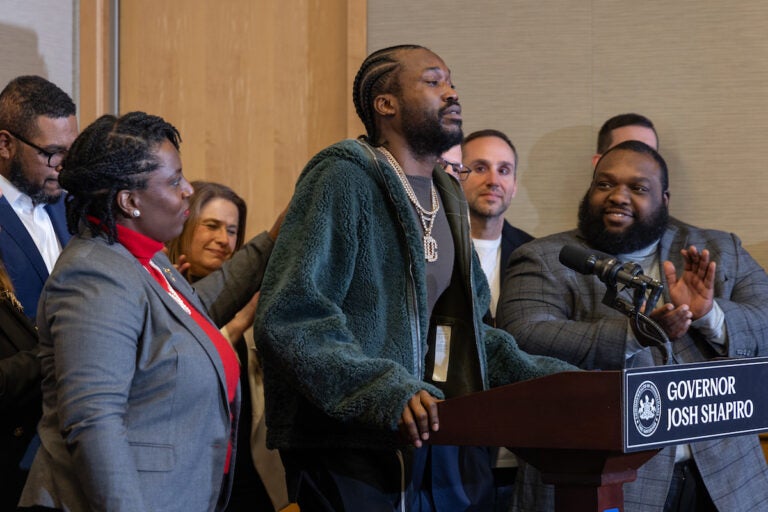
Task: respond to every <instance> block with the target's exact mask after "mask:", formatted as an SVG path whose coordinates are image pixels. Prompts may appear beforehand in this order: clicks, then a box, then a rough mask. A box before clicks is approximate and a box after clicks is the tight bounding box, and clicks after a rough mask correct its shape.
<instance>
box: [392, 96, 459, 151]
mask: <svg viewBox="0 0 768 512" xmlns="http://www.w3.org/2000/svg"><path fill="white" fill-rule="evenodd" d="M451 106H453V103H449V104H448V105H446V106H445V107H444V108H442V109H440V111H439V112H438V115H437V116H436V117H431V115H430V113H429V112H424V111H417V110H411V109H410V108H409V107H408V106H407V104H405V103H404V102H403V110H402V120H403V135H404V136H405V140H406V142H408V146H409V147H410V148H411V151H412V152H413V154H414V155H415V156H425V157H427V156H434V157H438V156H440V155H442V154H443V153H444V152H445V151H448V150H449V149H451V148H452V147H453V146H455V145H456V144H460V143H461V141H462V139H463V138H464V134H463V133H462V131H461V125H460V124H459V123H457V125H458V126H457V129H455V130H448V129H446V128H445V127H444V126H443V123H442V118H443V115H444V113H445V110H446V109H447V108H448V107H451Z"/></svg>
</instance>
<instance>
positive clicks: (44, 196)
mask: <svg viewBox="0 0 768 512" xmlns="http://www.w3.org/2000/svg"><path fill="white" fill-rule="evenodd" d="M8 181H10V182H11V183H13V186H14V187H16V188H17V189H19V192H21V193H22V194H25V195H27V196H29V198H30V199H32V204H34V205H38V204H51V203H55V202H56V201H58V200H59V197H61V189H59V191H58V192H57V193H56V194H48V193H46V192H45V189H44V188H43V187H38V186H37V185H35V184H33V183H32V182H30V181H29V179H28V178H27V175H26V174H24V166H23V165H22V163H21V159H19V155H16V156H15V157H14V158H13V160H11V163H10V168H9V170H8Z"/></svg>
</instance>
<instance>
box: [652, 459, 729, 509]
mask: <svg viewBox="0 0 768 512" xmlns="http://www.w3.org/2000/svg"><path fill="white" fill-rule="evenodd" d="M693 511H695V512H717V507H715V504H714V503H713V502H712V498H711V497H710V496H709V492H708V491H707V488H706V487H705V486H704V480H703V479H702V478H701V473H699V469H698V468H697V467H696V463H695V462H694V461H693V460H692V459H691V460H687V461H684V462H678V463H677V464H675V470H674V472H673V473H672V482H671V483H670V486H669V493H668V494H667V501H666V503H665V504H664V512H693Z"/></svg>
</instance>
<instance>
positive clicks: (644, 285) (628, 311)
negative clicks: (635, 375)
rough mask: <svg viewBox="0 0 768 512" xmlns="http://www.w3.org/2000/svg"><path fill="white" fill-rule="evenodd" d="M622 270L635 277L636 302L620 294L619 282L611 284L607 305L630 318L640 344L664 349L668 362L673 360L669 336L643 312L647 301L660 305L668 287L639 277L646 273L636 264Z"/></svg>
mask: <svg viewBox="0 0 768 512" xmlns="http://www.w3.org/2000/svg"><path fill="white" fill-rule="evenodd" d="M622 270H624V271H625V272H627V273H629V274H631V275H632V276H633V278H632V283H631V287H632V289H633V294H632V302H629V301H628V300H626V299H623V298H621V297H619V290H618V285H617V284H616V283H614V284H610V285H608V289H607V290H606V292H605V296H604V297H603V304H605V305H606V306H610V307H612V308H613V309H615V310H617V311H619V312H621V313H623V314H624V315H626V316H627V317H629V320H630V322H631V324H632V330H633V331H634V332H635V335H636V336H637V338H638V341H639V342H640V344H641V345H643V346H646V347H657V348H658V349H659V350H660V351H661V354H662V357H663V360H664V364H665V365H666V364H667V361H668V360H669V351H668V350H667V345H666V344H667V343H669V337H668V336H667V333H666V332H664V329H662V328H661V326H660V325H659V324H657V323H656V322H655V321H654V320H652V319H651V318H650V317H648V316H646V315H645V314H643V313H642V308H643V303H646V304H649V305H650V307H651V308H653V307H654V306H655V305H656V303H657V302H658V301H659V297H661V293H662V291H663V290H664V285H663V284H662V283H661V282H660V281H657V280H655V279H649V278H647V277H645V276H644V277H645V278H644V279H641V278H640V277H638V276H640V275H642V273H643V270H642V268H641V267H640V266H639V265H637V264H635V263H625V264H624V265H623V266H622ZM649 292H650V294H649ZM646 296H647V298H646Z"/></svg>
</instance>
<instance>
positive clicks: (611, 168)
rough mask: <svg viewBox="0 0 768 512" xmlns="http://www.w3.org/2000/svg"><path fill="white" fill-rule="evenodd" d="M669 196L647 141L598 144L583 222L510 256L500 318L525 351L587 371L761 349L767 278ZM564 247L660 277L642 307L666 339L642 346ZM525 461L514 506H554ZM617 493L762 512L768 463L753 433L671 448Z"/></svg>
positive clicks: (736, 246)
mask: <svg viewBox="0 0 768 512" xmlns="http://www.w3.org/2000/svg"><path fill="white" fill-rule="evenodd" d="M598 151H600V149H598ZM669 197H670V193H669V178H668V171H667V166H666V162H665V161H664V160H663V158H662V157H661V156H660V155H659V154H658V153H657V152H656V150H655V149H654V148H652V147H650V146H648V145H647V144H645V143H643V142H639V141H634V140H625V141H624V142H621V143H619V144H618V145H615V146H614V147H613V148H612V149H610V150H608V151H606V152H605V153H603V154H602V156H601V157H600V158H599V159H598V161H597V165H596V167H595V170H594V174H593V177H592V182H591V185H590V187H589V189H588V191H587V193H586V194H585V196H584V198H583V200H582V202H581V205H580V207H579V216H578V220H579V222H578V229H577V230H573V231H568V232H564V233H559V234H555V235H551V236H547V237H544V238H539V239H537V240H534V241H532V242H530V243H528V244H526V245H524V246H522V247H521V248H520V249H518V250H517V251H516V252H515V253H514V254H513V255H512V259H511V261H510V269H509V274H508V277H507V279H506V281H505V282H504V285H503V287H502V296H501V299H500V303H499V322H498V324H499V326H500V327H503V328H505V329H507V330H508V331H509V332H510V333H512V334H513V335H514V336H515V338H516V339H517V340H518V343H519V344H520V346H521V347H522V348H523V349H524V350H527V351H529V352H531V353H535V354H546V355H550V356H555V357H558V358H561V359H564V360H566V361H569V362H571V363H573V364H576V365H578V366H580V367H582V368H584V369H604V370H615V369H621V368H625V367H637V366H655V365H662V364H664V360H665V352H666V353H667V354H668V355H669V358H670V361H672V362H676V363H692V362H701V361H707V360H710V359H712V358H714V357H717V356H729V357H754V356H759V355H765V354H766V353H768V276H766V274H765V272H764V271H763V269H762V268H761V267H760V265H758V264H757V263H756V262H755V261H754V260H753V259H752V257H751V256H750V255H749V254H748V253H747V251H746V250H745V249H744V248H743V247H742V246H741V241H740V240H739V239H738V237H736V236H735V235H733V234H730V233H724V232H722V231H715V230H707V229H700V228H696V227H694V226H691V225H688V224H685V223H683V222H680V221H678V220H676V219H673V218H670V217H669V210H668V205H669ZM566 245H576V246H581V247H584V248H586V249H591V250H598V251H603V252H607V253H609V254H612V255H616V256H617V257H618V259H619V260H621V261H632V262H635V263H637V264H639V265H640V266H641V267H642V268H643V269H644V271H645V274H647V275H650V276H652V277H654V278H656V279H660V280H661V281H662V282H663V284H664V296H663V298H662V299H661V300H660V302H659V304H648V305H647V306H646V309H645V312H646V314H648V315H649V316H650V317H651V318H652V319H653V320H655V321H656V322H657V323H658V324H659V325H660V326H661V327H662V328H663V329H664V331H665V333H666V335H667V336H668V338H669V339H670V340H671V343H666V344H665V345H662V346H661V347H648V346H645V340H644V338H643V337H642V336H641V335H640V334H638V333H636V332H635V331H634V329H633V328H632V326H631V324H630V321H629V319H628V318H627V317H626V316H624V315H623V314H622V313H619V312H617V311H615V310H614V309H611V308H610V307H608V306H606V305H604V304H602V303H601V301H600V299H601V297H602V296H603V295H604V294H605V291H606V288H605V285H604V284H603V283H602V282H601V281H600V280H599V279H598V277H596V276H594V275H582V274H579V273H577V272H575V271H573V270H571V269H569V268H567V267H565V266H564V265H563V264H561V263H560V261H559V258H558V256H559V253H560V250H561V249H562V247H563V246H566ZM621 293H622V294H627V296H626V299H629V300H631V298H632V297H631V296H629V291H627V290H624V291H623V292H621ZM564 428H567V427H566V426H564ZM520 471H521V473H522V474H521V477H522V478H518V489H517V492H516V495H515V507H514V510H520V511H531V510H551V508H552V499H553V496H552V491H551V489H549V488H548V487H546V486H543V485H542V484H541V482H540V480H539V479H538V475H536V474H535V471H532V469H531V468H530V467H529V466H524V467H522V468H521V470H520ZM624 497H625V500H624V501H625V510H626V512H636V511H637V512H640V511H646V510H664V511H665V512H666V511H679V512H687V511H693V510H695V511H699V512H702V511H705V512H709V511H716V510H720V511H734V510H764V509H766V508H768V469H767V468H766V462H765V457H764V455H763V452H762V449H761V447H760V444H759V440H758V438H757V436H743V437H731V438H726V439H718V440H714V441H704V442H697V443H693V444H690V445H679V446H672V447H667V448H665V449H663V450H662V451H661V452H660V453H659V454H658V455H656V456H655V457H654V458H652V459H651V460H650V461H649V462H647V463H646V464H645V465H644V466H642V467H641V468H640V469H639V470H638V476H637V480H636V481H634V482H631V483H628V484H625V485H624Z"/></svg>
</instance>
